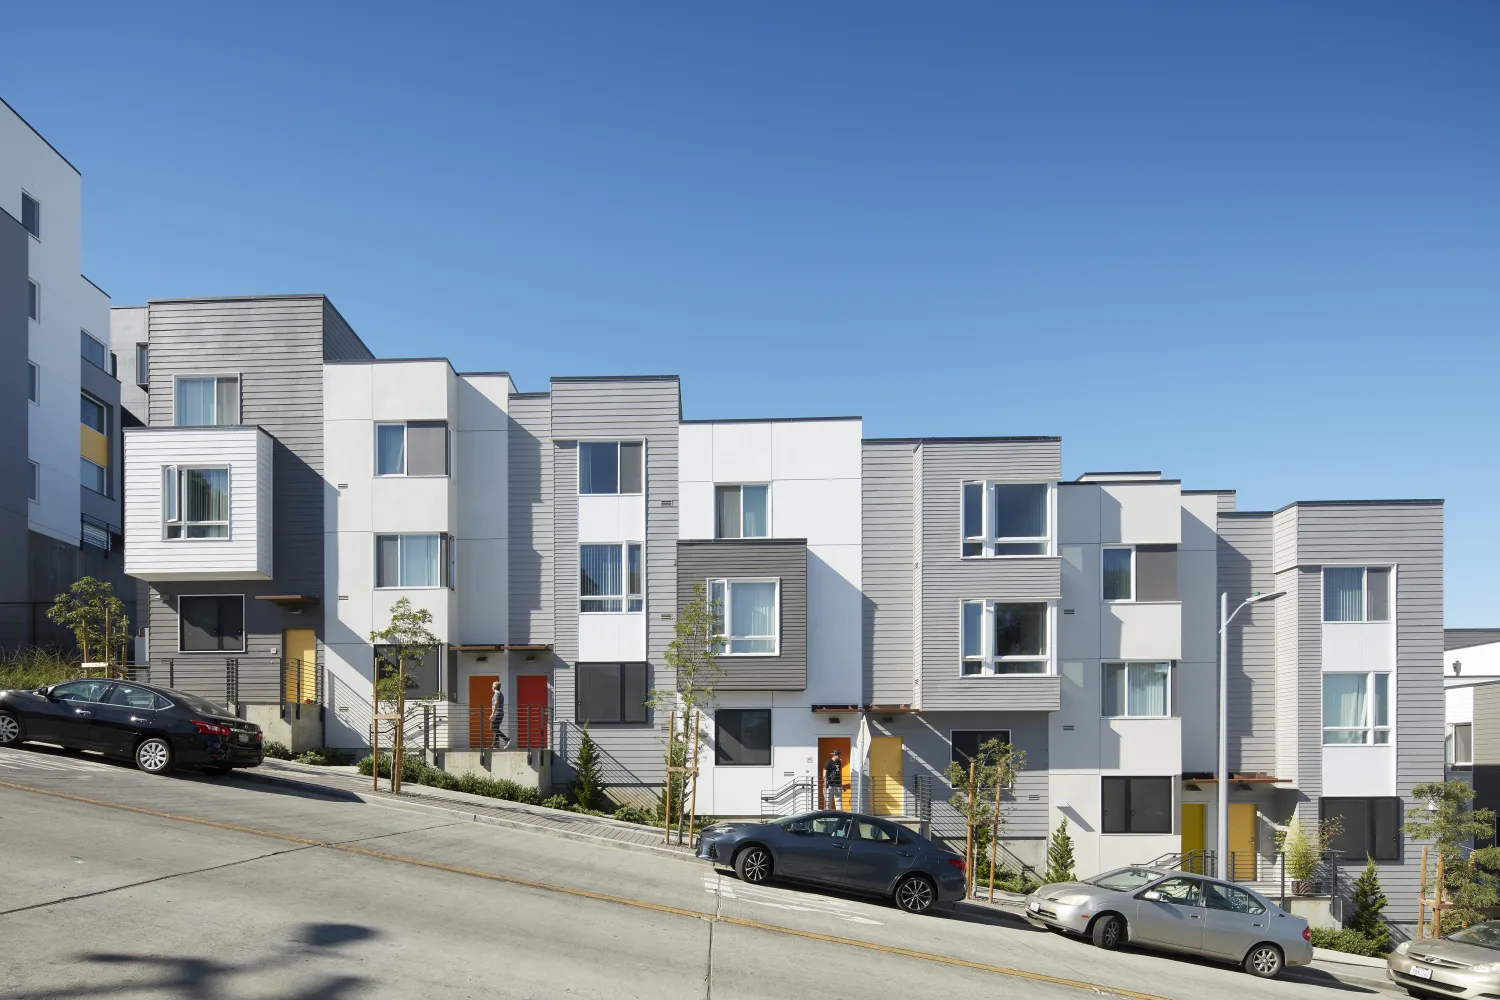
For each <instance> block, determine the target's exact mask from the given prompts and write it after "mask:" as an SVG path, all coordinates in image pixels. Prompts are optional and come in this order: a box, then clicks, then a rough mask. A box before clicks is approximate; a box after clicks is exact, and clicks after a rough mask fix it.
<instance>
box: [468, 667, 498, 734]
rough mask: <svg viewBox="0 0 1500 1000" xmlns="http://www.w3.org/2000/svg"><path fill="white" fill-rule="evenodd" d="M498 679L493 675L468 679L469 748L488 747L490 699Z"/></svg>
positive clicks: (481, 675) (493, 694)
mask: <svg viewBox="0 0 1500 1000" xmlns="http://www.w3.org/2000/svg"><path fill="white" fill-rule="evenodd" d="M499 679H500V678H498V677H496V676H495V675H494V674H473V675H471V676H470V677H469V712H468V715H469V718H468V722H469V746H470V747H472V748H473V749H475V750H478V749H480V748H481V747H487V746H489V745H490V699H491V698H493V697H494V696H495V689H494V685H495V682H496V681H498V680H499Z"/></svg>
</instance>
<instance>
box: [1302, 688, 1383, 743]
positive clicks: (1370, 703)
mask: <svg viewBox="0 0 1500 1000" xmlns="http://www.w3.org/2000/svg"><path fill="white" fill-rule="evenodd" d="M1323 676H1324V677H1325V678H1326V677H1334V676H1342V677H1363V678H1364V679H1365V724H1364V725H1362V726H1324V725H1322V720H1323V687H1322V684H1323V682H1322V681H1321V680H1320V681H1319V682H1318V685H1319V686H1318V723H1319V725H1320V726H1322V730H1323V735H1322V740H1323V745H1324V746H1325V747H1390V746H1395V738H1396V737H1395V731H1396V725H1395V718H1396V674H1395V672H1394V671H1385V670H1366V671H1361V670H1325V671H1323ZM1377 676H1382V677H1384V678H1385V679H1386V681H1385V725H1383V726H1377V725H1376V724H1375V678H1376V677H1377ZM1331 732H1332V733H1363V734H1364V740H1363V741H1362V742H1360V743H1329V742H1328V734H1329V733H1331ZM1380 733H1385V741H1384V742H1376V741H1375V737H1376V736H1377V735H1378V734H1380Z"/></svg>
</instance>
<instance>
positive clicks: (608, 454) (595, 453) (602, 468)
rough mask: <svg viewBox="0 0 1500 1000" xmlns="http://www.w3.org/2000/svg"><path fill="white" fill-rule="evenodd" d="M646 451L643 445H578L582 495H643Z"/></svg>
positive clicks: (616, 443) (599, 443)
mask: <svg viewBox="0 0 1500 1000" xmlns="http://www.w3.org/2000/svg"><path fill="white" fill-rule="evenodd" d="M645 451H646V447H645V445H644V444H642V443H641V442H639V441H580V442H578V492H579V493H583V494H589V495H601V494H603V495H610V494H618V493H642V492H644V490H643V489H642V485H643V484H644V482H645V478H644V476H643V474H642V473H643V468H642V464H643V460H644V458H645Z"/></svg>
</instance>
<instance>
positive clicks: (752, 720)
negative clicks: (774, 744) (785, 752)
mask: <svg viewBox="0 0 1500 1000" xmlns="http://www.w3.org/2000/svg"><path fill="white" fill-rule="evenodd" d="M714 763H715V764H717V765H719V766H720V767H736V766H738V767H769V766H770V765H771V710H770V709H769V708H721V709H719V710H718V711H717V712H715V713H714Z"/></svg>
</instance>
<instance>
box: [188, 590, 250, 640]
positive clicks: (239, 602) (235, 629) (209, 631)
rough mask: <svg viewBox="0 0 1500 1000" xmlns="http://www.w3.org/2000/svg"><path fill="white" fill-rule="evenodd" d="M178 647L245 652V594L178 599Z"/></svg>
mask: <svg viewBox="0 0 1500 1000" xmlns="http://www.w3.org/2000/svg"><path fill="white" fill-rule="evenodd" d="M177 602H178V603H177V610H178V623H179V635H178V648H179V649H180V650H182V652H184V653H211V652H219V651H221V650H222V651H225V652H244V650H245V598H244V596H243V595H240V594H234V595H225V596H213V597H190V596H187V595H184V596H182V597H179V598H178V599H177Z"/></svg>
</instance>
